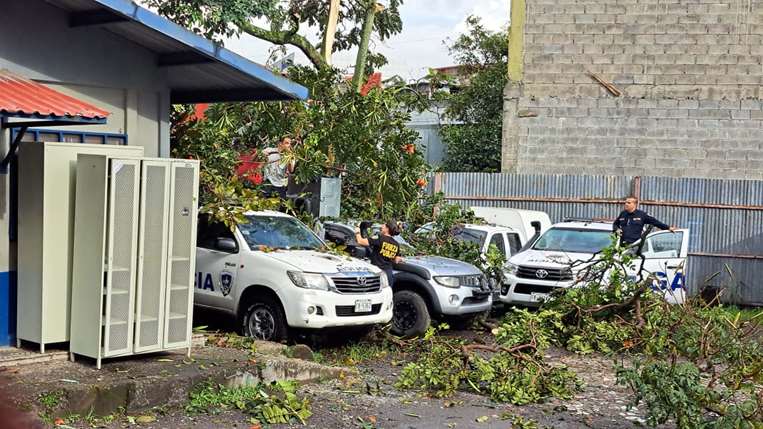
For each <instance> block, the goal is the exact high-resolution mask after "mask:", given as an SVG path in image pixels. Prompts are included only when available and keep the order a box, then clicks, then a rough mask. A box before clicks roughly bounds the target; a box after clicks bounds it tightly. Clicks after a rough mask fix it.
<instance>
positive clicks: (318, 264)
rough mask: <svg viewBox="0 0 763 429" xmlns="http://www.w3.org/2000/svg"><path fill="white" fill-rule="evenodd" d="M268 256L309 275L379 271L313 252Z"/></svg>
mask: <svg viewBox="0 0 763 429" xmlns="http://www.w3.org/2000/svg"><path fill="white" fill-rule="evenodd" d="M266 255H267V256H268V257H270V258H272V259H275V260H276V261H279V262H282V263H284V264H287V265H290V266H291V267H292V269H296V270H299V271H304V272H307V273H323V274H334V273H338V272H371V273H379V271H380V270H379V269H378V268H376V267H374V266H373V265H371V264H369V263H367V262H364V261H361V260H360V259H355V258H350V257H343V256H337V255H332V254H329V253H321V252H316V251H313V250H289V251H274V252H269V253H266Z"/></svg>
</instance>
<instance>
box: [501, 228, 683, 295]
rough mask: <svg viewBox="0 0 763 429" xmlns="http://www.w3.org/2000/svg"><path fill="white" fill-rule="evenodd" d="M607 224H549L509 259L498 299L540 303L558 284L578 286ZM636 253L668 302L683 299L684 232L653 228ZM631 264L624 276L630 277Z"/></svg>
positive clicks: (606, 236)
mask: <svg viewBox="0 0 763 429" xmlns="http://www.w3.org/2000/svg"><path fill="white" fill-rule="evenodd" d="M611 234H612V224H611V223H609V222H598V221H593V220H585V219H583V220H581V219H578V220H568V221H565V222H560V223H557V224H554V225H553V226H552V227H551V228H550V229H548V230H547V231H546V232H545V233H544V234H543V235H541V236H540V237H539V238H537V239H535V240H534V241H532V242H531V243H530V245H529V246H528V248H527V249H526V250H525V251H523V252H520V253H519V254H517V255H515V256H512V257H511V258H509V261H508V262H507V264H506V268H505V277H506V282H505V283H504V284H503V285H502V287H501V292H500V295H499V297H498V299H499V300H500V301H502V302H505V303H508V304H520V305H526V306H531V307H537V306H539V305H540V304H541V303H542V302H543V301H544V300H545V299H547V298H548V296H549V294H550V293H551V292H552V291H554V290H556V289H558V288H569V287H573V286H575V285H576V284H577V280H576V278H577V277H578V274H579V273H580V271H581V270H582V269H583V268H584V267H586V265H585V264H581V262H584V261H589V260H591V258H592V257H593V256H594V254H595V253H598V252H599V251H600V250H601V249H603V248H604V247H607V246H608V245H609V244H610V242H611V241H610V240H611ZM644 240H645V241H644V245H643V247H642V250H641V255H642V256H643V257H644V270H645V271H646V272H648V273H650V274H652V276H653V277H654V283H653V285H652V290H654V291H655V292H657V293H661V294H663V295H664V297H665V299H666V300H667V301H668V302H671V303H679V304H680V303H682V302H683V301H684V299H685V295H686V291H685V288H684V272H685V270H686V256H687V252H688V246H689V230H687V229H678V230H676V231H675V232H670V231H656V232H651V233H649V234H648V235H647V236H646V237H645V238H644ZM635 271H636V270H635V267H629V270H628V274H629V275H634V276H635V274H636V273H635Z"/></svg>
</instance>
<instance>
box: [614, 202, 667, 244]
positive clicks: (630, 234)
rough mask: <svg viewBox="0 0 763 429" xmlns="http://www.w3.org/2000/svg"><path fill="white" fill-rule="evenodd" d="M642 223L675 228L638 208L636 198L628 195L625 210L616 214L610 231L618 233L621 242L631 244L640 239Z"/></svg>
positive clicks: (662, 227) (663, 227) (661, 227)
mask: <svg viewBox="0 0 763 429" xmlns="http://www.w3.org/2000/svg"><path fill="white" fill-rule="evenodd" d="M644 225H654V226H656V227H657V228H660V229H667V230H670V232H673V231H675V229H676V227H675V226H668V225H667V224H665V223H662V222H660V221H659V220H657V219H655V218H653V217H652V216H649V215H648V214H646V212H644V211H642V210H638V198H636V197H628V198H626V199H625V210H623V211H622V212H621V213H620V215H619V216H617V219H616V220H615V223H614V224H613V225H612V231H614V232H615V233H619V234H620V240H621V241H622V243H623V244H632V243H635V242H636V241H639V240H640V239H641V234H642V232H643V230H644Z"/></svg>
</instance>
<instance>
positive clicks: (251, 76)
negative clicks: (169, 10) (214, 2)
mask: <svg viewBox="0 0 763 429" xmlns="http://www.w3.org/2000/svg"><path fill="white" fill-rule="evenodd" d="M46 1H47V2H48V3H50V4H53V5H54V6H57V7H59V8H60V9H63V10H65V11H67V12H68V13H69V26H70V27H72V28H74V27H76V28H83V27H99V29H101V30H102V31H109V32H111V33H114V34H116V35H118V36H119V37H122V38H124V39H127V40H129V41H131V42H133V43H136V44H138V45H140V46H142V47H144V48H145V49H147V50H149V51H151V52H153V53H154V54H155V55H156V59H157V60H156V62H157V66H158V67H162V68H164V69H166V73H167V76H168V79H169V86H170V97H171V101H172V103H210V102H221V101H256V100H263V101H264V100H304V99H307V97H308V90H307V88H305V87H304V86H302V85H299V84H297V83H294V82H292V81H290V80H288V79H286V78H284V77H282V76H280V75H278V74H276V73H273V72H271V71H270V70H268V69H267V68H266V67H264V66H262V65H260V64H257V63H254V62H252V61H249V60H247V59H246V58H244V57H241V56H239V55H237V54H235V53H233V52H231V51H230V50H228V49H225V48H223V47H222V46H220V45H219V44H216V43H214V42H212V41H210V40H208V39H206V38H204V37H202V36H199V35H197V34H194V33H193V32H191V31H189V30H186V29H185V28H183V27H180V26H179V25H177V24H175V23H173V22H171V21H169V20H168V19H166V18H163V17H161V16H159V15H157V14H155V13H153V12H151V11H149V10H147V9H144V8H142V7H140V6H139V5H137V4H136V3H134V2H132V1H129V0H46Z"/></svg>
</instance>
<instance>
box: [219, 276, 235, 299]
mask: <svg viewBox="0 0 763 429" xmlns="http://www.w3.org/2000/svg"><path fill="white" fill-rule="evenodd" d="M232 287H233V274H232V273H229V272H228V271H223V272H221V273H220V292H222V293H223V296H228V294H229V293H230V290H231V288H232Z"/></svg>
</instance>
